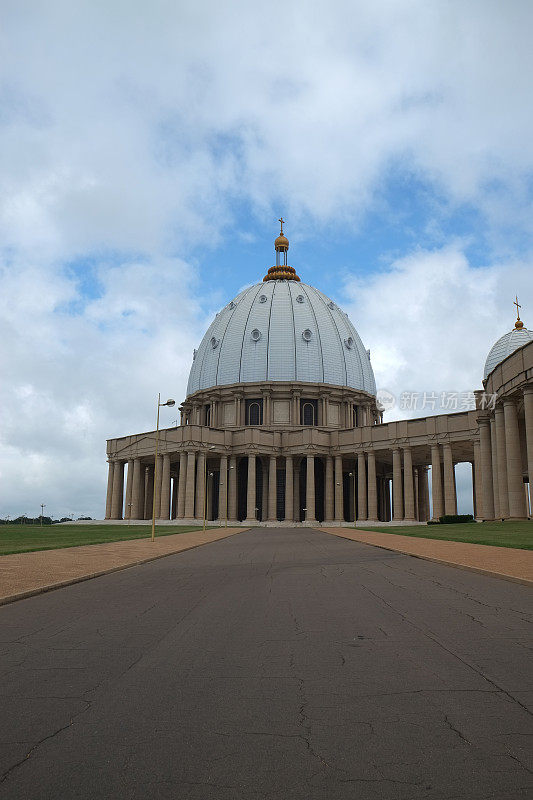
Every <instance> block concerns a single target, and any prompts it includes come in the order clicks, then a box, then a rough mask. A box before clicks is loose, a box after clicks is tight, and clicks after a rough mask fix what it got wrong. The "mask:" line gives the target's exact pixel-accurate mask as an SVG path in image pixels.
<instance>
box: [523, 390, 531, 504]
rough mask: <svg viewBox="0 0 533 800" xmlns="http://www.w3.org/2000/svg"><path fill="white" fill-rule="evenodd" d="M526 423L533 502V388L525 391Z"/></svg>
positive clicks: (529, 478)
mask: <svg viewBox="0 0 533 800" xmlns="http://www.w3.org/2000/svg"><path fill="white" fill-rule="evenodd" d="M524 423H525V428H526V448H527V474H528V481H529V496H530V502H531V501H533V386H526V387H525V389H524Z"/></svg>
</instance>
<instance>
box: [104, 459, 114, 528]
mask: <svg viewBox="0 0 533 800" xmlns="http://www.w3.org/2000/svg"><path fill="white" fill-rule="evenodd" d="M107 463H108V465H109V466H108V470H107V495H106V501H105V518H106V519H111V510H112V507H113V470H114V468H115V462H114V461H108V462H107Z"/></svg>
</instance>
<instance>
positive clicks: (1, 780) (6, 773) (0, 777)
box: [0, 699, 91, 783]
mask: <svg viewBox="0 0 533 800" xmlns="http://www.w3.org/2000/svg"><path fill="white" fill-rule="evenodd" d="M78 702H80V700H79V699H78ZM81 702H83V703H86V706H85V708H81V709H80V710H79V711H78V712H77V713H76V714H73V715H72V716H71V717H70V719H69V721H68V722H67V724H66V725H62V726H61V727H60V728H57V730H55V731H53V732H52V733H49V734H48V735H47V736H43V738H42V739H39V741H37V742H36V743H35V744H34V745H33V746H32V747H30V749H29V750H28V752H27V753H26V755H25V756H24V758H21V759H20V761H17V762H16V763H15V764H12V765H11V766H10V767H8V768H7V769H6V770H5V771H4V772H3V773H2V774H1V775H0V783H4V781H5V780H7V778H8V777H9V775H11V773H12V772H13V771H14V770H16V769H17V767H20V766H21V765H22V764H24V763H25V762H26V761H27V760H28V759H29V758H31V756H32V755H33V753H34V752H35V751H36V750H37V748H38V747H40V746H41V745H42V744H44V742H47V741H49V740H50V739H54V738H55V737H56V736H58V735H59V734H60V733H61V732H62V731H65V730H67V728H70V726H71V725H73V724H74V721H75V719H76V718H77V717H79V716H80V715H81V714H85V713H86V712H87V711H88V710H89V708H90V707H91V702H90V701H89V700H82V701H81Z"/></svg>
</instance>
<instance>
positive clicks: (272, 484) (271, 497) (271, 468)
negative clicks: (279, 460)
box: [268, 456, 278, 522]
mask: <svg viewBox="0 0 533 800" xmlns="http://www.w3.org/2000/svg"><path fill="white" fill-rule="evenodd" d="M277 489H278V487H277V469H276V456H270V459H269V462H268V519H269V520H270V522H275V521H276V519H277V517H278V510H277V509H278V503H277V500H278V492H277Z"/></svg>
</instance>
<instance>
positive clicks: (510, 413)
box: [476, 385, 533, 520]
mask: <svg viewBox="0 0 533 800" xmlns="http://www.w3.org/2000/svg"><path fill="white" fill-rule="evenodd" d="M521 402H522V404H523V413H524V416H523V419H522V417H520V418H519V413H518V412H519V406H520V403H521ZM478 423H479V457H478V469H477V471H476V473H477V474H476V482H477V483H479V484H480V488H479V491H478V492H476V498H477V500H478V505H479V506H480V508H479V509H478V516H479V517H480V518H482V519H486V520H490V519H526V518H527V517H528V516H530V513H531V509H530V495H529V491H528V489H529V486H528V482H530V481H531V478H532V477H533V385H532V386H526V387H524V389H522V391H521V392H520V393H518V394H515V395H512V396H508V397H503V399H502V400H501V401H500V402H499V403H498V404H497V405H496V407H495V409H494V411H493V413H492V414H489V413H488V412H485V413H483V414H482V415H481V416H480V417H479V418H478ZM526 471H527V472H526Z"/></svg>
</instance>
